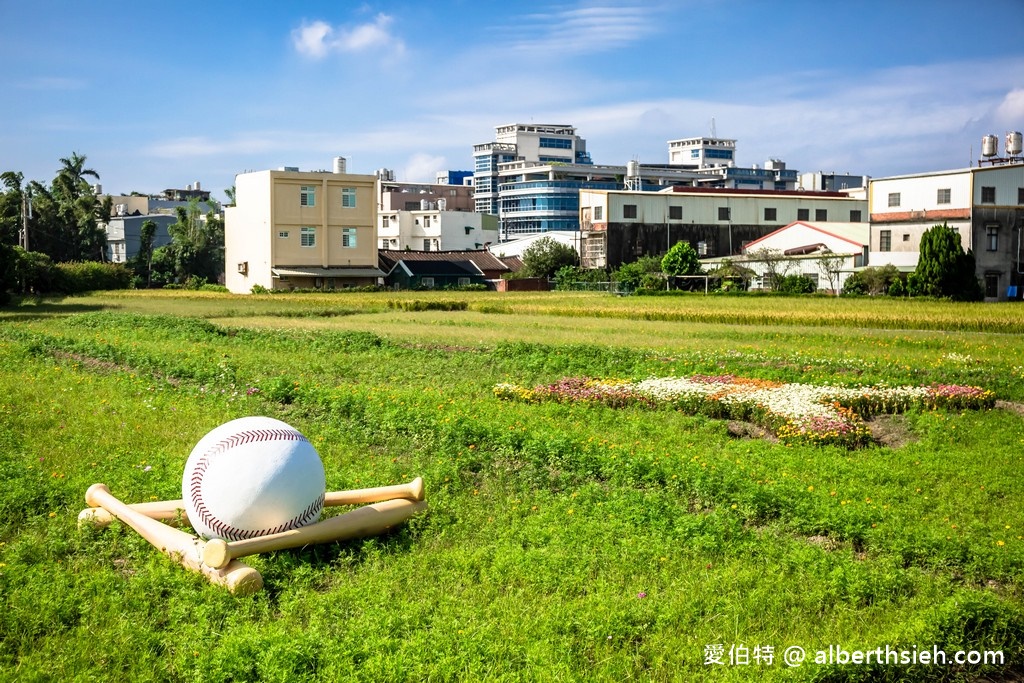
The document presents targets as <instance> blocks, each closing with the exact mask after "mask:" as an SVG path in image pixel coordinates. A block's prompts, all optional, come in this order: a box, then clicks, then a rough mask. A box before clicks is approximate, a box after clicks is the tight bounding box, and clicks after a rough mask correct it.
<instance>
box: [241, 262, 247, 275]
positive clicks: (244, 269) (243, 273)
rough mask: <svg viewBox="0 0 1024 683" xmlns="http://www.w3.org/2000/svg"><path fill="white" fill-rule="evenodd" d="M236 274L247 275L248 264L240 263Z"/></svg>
mask: <svg viewBox="0 0 1024 683" xmlns="http://www.w3.org/2000/svg"><path fill="white" fill-rule="evenodd" d="M238 272H239V273H241V274H242V275H248V274H249V262H248V261H242V262H241V263H239V264H238Z"/></svg>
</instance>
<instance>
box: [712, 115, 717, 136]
mask: <svg viewBox="0 0 1024 683" xmlns="http://www.w3.org/2000/svg"><path fill="white" fill-rule="evenodd" d="M711 137H713V138H717V137H718V136H717V135H716V134H715V117H714V116H712V117H711Z"/></svg>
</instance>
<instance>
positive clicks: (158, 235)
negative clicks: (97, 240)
mask: <svg viewBox="0 0 1024 683" xmlns="http://www.w3.org/2000/svg"><path fill="white" fill-rule="evenodd" d="M148 220H149V221H153V223H155V224H156V232H155V233H154V235H153V248H154V249H156V248H158V247H163V246H166V245H168V244H170V243H171V233H170V230H169V228H170V227H171V226H172V225H174V224H175V223H176V222H177V220H178V218H177V216H173V215H170V214H166V213H159V214H140V215H138V216H123V217H119V218H111V219H110V222H109V223H107V224H106V225H105V226H103V227H104V229H105V230H106V232H107V260H108V261H110V262H111V263H125V262H126V261H128V260H129V259H132V258H135V256H137V255H138V253H139V248H140V247H141V245H142V224H143V223H145V222H146V221H148Z"/></svg>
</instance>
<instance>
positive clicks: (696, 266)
mask: <svg viewBox="0 0 1024 683" xmlns="http://www.w3.org/2000/svg"><path fill="white" fill-rule="evenodd" d="M699 270H700V259H698V258H697V251H696V250H695V249H694V248H693V247H691V246H690V243H689V242H676V243H675V244H674V245H672V248H671V249H669V250H668V253H667V254H665V256H664V257H663V258H662V259H661V271H662V272H663V273H665V275H668V276H669V277H676V276H679V275H694V274H696V273H697V272H698V271H699Z"/></svg>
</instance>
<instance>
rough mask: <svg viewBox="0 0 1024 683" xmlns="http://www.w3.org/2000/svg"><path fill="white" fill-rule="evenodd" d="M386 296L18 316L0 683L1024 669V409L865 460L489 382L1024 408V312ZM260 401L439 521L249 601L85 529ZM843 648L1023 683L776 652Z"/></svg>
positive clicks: (900, 674)
mask: <svg viewBox="0 0 1024 683" xmlns="http://www.w3.org/2000/svg"><path fill="white" fill-rule="evenodd" d="M391 296H392V295H384V294H358V295H355V294H344V295H334V296H330V295H294V296H287V295H284V296H282V295H273V296H262V297H233V296H230V295H223V294H216V293H183V292H177V293H163V292H161V293H156V294H152V295H144V294H139V293H126V294H99V295H93V296H89V297H78V298H73V299H65V300H61V301H38V302H37V301H28V302H23V303H22V304H21V305H20V306H16V307H12V308H8V309H4V310H2V311H0V363H2V364H3V368H4V371H3V372H2V373H0V475H2V476H3V479H4V482H5V485H4V488H3V490H2V492H0V520H2V521H0V544H2V545H0V565H2V566H0V596H2V597H3V600H4V605H5V609H3V610H0V678H3V679H15V680H111V679H125V680H174V681H180V680H195V681H207V680H216V681H220V680H282V681H285V680H325V681H326V680H332V681H333V680H368V681H369V680H374V681H383V680H387V681H392V680H393V681H421V680H438V681H441V680H472V681H477V680H494V681H498V680H501V681H506V680H507V681H558V680H561V681H576V680H579V681H590V680H608V681H621V680H656V681H663V680H665V681H668V680H678V681H692V680H715V681H718V680H722V681H732V680H736V681H740V680H749V679H751V678H757V679H761V680H837V681H838V680H851V681H869V680H892V681H903V680H913V681H933V680H975V679H977V678H978V677H979V676H982V675H987V676H1001V675H1012V674H1013V673H1014V672H1017V673H1019V672H1021V671H1022V663H1024V609H1022V600H1021V598H1022V592H1021V582H1020V576H1021V570H1022V568H1024V538H1022V537H1024V512H1022V510H1024V481H1022V480H1021V477H1020V472H1021V468H1022V465H1024V419H1022V417H1021V415H1020V414H1018V413H1016V412H1014V411H1013V410H1012V409H1010V408H1012V407H1013V405H1010V406H1009V408H1006V409H1004V408H999V409H996V410H991V411H984V412H967V413H956V412H943V411H940V412H926V411H921V412H912V413H910V414H907V415H905V416H902V417H901V418H899V419H898V420H895V421H894V422H893V424H892V425H891V426H892V428H893V429H896V430H898V431H900V432H901V439H900V441H901V443H903V445H901V446H899V447H893V448H890V447H883V446H873V447H869V448H866V449H861V450H856V451H847V450H843V449H838V448H834V447H829V448H816V447H810V446H806V447H804V446H800V447H786V446H782V445H780V444H777V443H773V442H770V441H767V440H763V439H757V438H738V437H736V436H733V435H732V434H731V433H730V430H729V425H728V424H726V423H725V422H723V421H718V420H712V419H708V418H704V417H701V416H686V415H682V414H678V413H675V412H672V411H668V410H653V411H652V410H640V409H634V408H630V409H625V410H613V409H610V408H606V407H603V406H585V405H562V404H541V405H526V404H514V403H508V402H503V401H499V400H497V399H496V398H495V397H494V396H493V393H492V387H493V386H494V384H495V383H497V382H503V381H511V382H515V383H517V384H523V385H530V384H535V383H540V382H549V381H554V380H556V379H558V378H560V377H562V376H566V375H588V376H597V377H630V378H642V377H646V376H649V375H652V374H657V375H671V374H693V373H697V372H715V373H719V372H734V373H737V374H741V375H745V376H750V377H761V378H766V379H779V380H784V381H815V382H818V381H821V382H824V381H828V382H833V383H840V384H856V383H876V382H884V381H888V382H891V383H914V384H921V383H924V384H927V383H930V382H958V383H969V384H977V385H979V386H983V387H985V388H987V389H992V390H993V391H995V392H996V393H997V395H998V396H999V398H1000V399H1002V400H1003V401H1007V402H1010V403H1011V404H1016V403H1020V402H1021V401H1024V389H1022V388H1021V385H1022V382H1021V379H1024V377H1022V375H1024V368H1022V367H1021V366H1024V360H1022V359H1024V342H1022V341H1021V339H1020V336H1019V334H1016V333H1012V334H1009V333H1006V332H1005V330H1014V329H1017V328H1016V326H1018V325H1020V324H1021V320H1022V314H1021V313H1019V312H1018V310H1019V309H1016V308H1013V307H1003V306H980V305H979V306H974V307H967V308H959V305H957V308H955V309H954V307H953V305H950V304H942V303H939V302H923V303H922V302H896V303H897V304H899V306H896V307H894V305H893V303H892V302H888V301H882V302H879V301H873V300H857V301H850V300H831V299H816V298H812V299H793V298H785V299H782V298H759V297H758V298H749V299H736V298H731V297H730V298H717V299H712V298H708V299H705V298H704V297H700V298H697V297H682V298H671V299H667V298H664V299H657V300H655V299H649V300H643V299H637V298H624V299H616V298H614V297H607V296H603V297H602V296H596V295H577V294H574V295H548V296H546V297H545V296H541V295H536V294H531V295H529V296H522V297H513V296H505V295H495V294H487V293H457V294H456V293H438V294H431V293H422V292H418V293H414V294H404V295H401V296H399V297H398V298H389V297H391ZM389 301H391V302H392V303H390V304H389ZM463 303H464V304H465V308H466V310H457V309H458V308H461V305H462V304H463ZM712 304H715V305H712ZM916 304H921V305H916ZM716 306H718V308H716ZM438 308H445V309H456V310H436V309H438ZM430 309H434V310H430ZM899 315H904V316H907V317H906V318H905V319H901V322H900V325H899V327H900V328H901V329H899V330H894V329H889V328H890V327H893V326H894V325H893V323H892V321H893V320H895V318H894V316H899ZM730 320H732V321H734V323H743V324H732V323H730ZM872 320H877V321H879V322H878V323H877V324H872V322H871V321H872ZM752 321H758V322H757V323H756V324H755V322H752ZM826 321H832V322H826ZM976 330H982V331H976ZM1001 405H1003V404H1001ZM250 414H265V415H270V416H274V417H278V418H280V419H283V420H285V421H287V422H289V423H291V424H293V425H295V426H296V427H297V428H299V429H300V430H302V431H303V433H305V434H306V435H307V436H309V437H310V439H311V440H312V441H313V443H314V445H315V446H316V447H317V449H318V450H319V452H320V454H321V456H322V458H323V460H324V463H325V468H326V471H327V483H328V487H329V488H331V489H343V488H357V487H364V486H373V485H383V484H391V483H399V482H402V481H407V480H409V479H411V478H412V477H414V476H423V477H424V479H425V480H426V483H427V487H428V502H429V503H430V510H429V512H428V514H426V515H424V516H423V517H420V518H417V519H414V520H413V521H412V522H411V523H410V524H408V525H406V526H404V527H402V528H401V529H399V530H397V531H396V532H395V533H393V534H390V535H388V536H385V537H381V538H376V539H367V540H363V541H355V542H349V543H343V544H328V545H323V546H317V547H313V548H306V549H302V550H297V551H288V552H280V553H273V554H268V555H264V556H259V557H254V558H250V560H249V561H250V563H251V564H252V565H253V566H254V567H256V568H257V569H258V570H259V571H260V572H261V573H262V574H263V577H264V582H265V589H264V590H263V591H262V592H261V593H260V594H258V595H256V596H253V597H250V598H235V597H232V596H230V595H228V594H227V593H226V592H224V591H223V590H222V589H219V588H216V587H214V586H211V585H209V584H207V583H205V582H204V581H203V580H202V579H201V578H199V577H197V576H195V575H192V574H189V573H187V572H185V571H183V570H181V569H180V568H179V567H178V566H176V565H174V564H173V563H171V562H170V561H169V560H167V559H165V558H163V557H162V556H161V555H160V554H159V553H157V552H156V551H155V550H154V549H153V548H152V547H150V546H149V545H148V544H146V543H145V541H143V540H141V539H140V538H138V537H137V536H136V535H135V534H134V533H133V532H131V531H130V530H127V529H125V528H124V527H122V526H120V525H117V524H115V525H114V526H112V527H111V528H108V529H105V530H81V531H80V530H78V529H76V526H75V521H76V517H77V513H78V511H79V510H80V509H81V508H82V507H83V506H84V500H83V496H84V493H85V490H86V488H88V486H89V485H90V484H92V483H94V482H97V481H102V482H104V483H107V484H108V485H109V486H110V488H111V490H112V491H113V493H114V494H115V495H117V496H118V497H119V498H121V499H122V500H125V501H129V502H136V501H145V500H151V499H163V498H176V497H179V496H180V486H181V471H182V468H183V466H184V462H185V459H186V458H187V455H188V453H189V451H190V450H191V448H192V446H193V445H194V444H195V443H196V442H197V441H198V440H199V439H200V438H201V437H202V436H203V434H205V433H206V432H207V431H209V430H210V429H212V428H213V427H215V426H217V425H219V424H221V423H223V422H225V421H227V420H229V419H232V418H234V417H240V416H243V415H250ZM716 643H720V644H724V646H725V647H726V649H728V647H729V646H730V645H745V646H748V647H749V648H751V649H753V648H754V647H755V646H769V645H770V646H774V647H775V649H776V653H777V654H776V661H775V663H774V664H773V665H770V666H767V665H763V664H762V665H756V664H751V665H749V666H732V667H730V666H724V667H711V666H705V665H704V651H705V646H706V645H710V644H716ZM830 644H837V645H842V646H843V647H844V648H846V649H852V648H859V649H865V650H866V649H873V648H875V647H884V646H885V645H890V646H891V647H906V648H911V647H914V646H917V647H919V648H922V649H924V648H929V649H930V648H931V647H932V646H935V645H937V646H939V647H943V648H947V649H949V650H951V651H952V650H956V649H965V650H970V649H994V650H1002V651H1003V653H1004V655H1005V658H1006V662H1007V664H1006V665H1004V666H1002V667H989V668H984V667H980V666H973V667H972V666H965V667H952V666H947V667H936V666H921V665H918V666H909V667H908V666H895V667H892V666H891V667H885V666H882V667H878V666H874V667H867V666H859V667H855V666H847V667H841V666H829V665H814V664H807V665H805V666H804V667H802V668H800V669H788V668H786V667H785V666H784V665H782V663H781V661H779V660H780V658H781V653H782V651H783V650H784V649H785V648H786V647H787V646H790V645H801V646H803V647H806V648H808V649H817V648H822V649H826V648H827V647H828V646H829V645H830Z"/></svg>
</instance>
